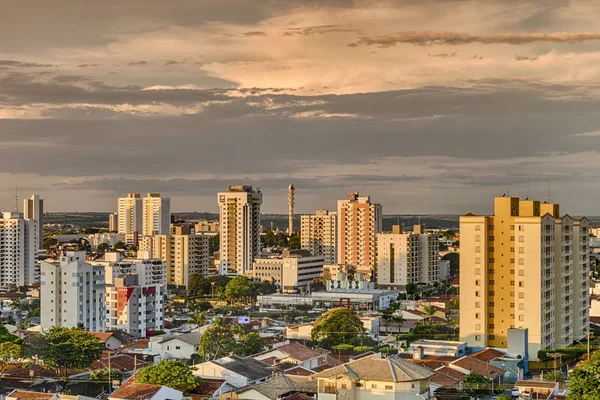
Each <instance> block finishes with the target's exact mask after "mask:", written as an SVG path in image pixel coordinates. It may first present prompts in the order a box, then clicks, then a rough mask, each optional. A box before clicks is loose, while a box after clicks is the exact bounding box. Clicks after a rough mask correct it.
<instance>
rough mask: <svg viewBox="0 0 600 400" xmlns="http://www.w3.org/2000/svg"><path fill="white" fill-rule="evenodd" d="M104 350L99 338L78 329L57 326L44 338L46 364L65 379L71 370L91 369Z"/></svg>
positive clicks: (43, 355) (43, 348) (43, 353)
mask: <svg viewBox="0 0 600 400" xmlns="http://www.w3.org/2000/svg"><path fill="white" fill-rule="evenodd" d="M103 350H104V346H103V345H102V343H100V340H98V338H97V337H95V336H94V335H92V334H89V333H87V332H84V331H82V330H80V329H77V328H71V329H69V328H61V327H56V326H55V327H52V328H50V330H49V331H48V333H47V334H46V335H44V336H43V338H42V348H41V352H42V358H43V359H44V364H45V365H47V366H48V367H50V368H53V369H54V370H56V372H57V374H60V375H62V376H63V377H65V378H66V376H67V372H68V370H69V369H77V368H87V367H89V366H90V364H91V363H92V362H93V361H95V360H97V359H99V358H100V356H101V355H102V351H103Z"/></svg>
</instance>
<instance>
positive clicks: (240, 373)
mask: <svg viewBox="0 0 600 400" xmlns="http://www.w3.org/2000/svg"><path fill="white" fill-rule="evenodd" d="M193 367H194V371H193V374H194V375H196V376H199V377H201V378H203V379H205V378H211V379H224V380H226V381H227V383H228V384H229V385H231V386H234V387H236V388H241V387H244V386H247V385H253V384H255V383H259V382H265V381H267V380H268V379H269V378H271V375H272V373H273V369H272V368H271V366H270V365H269V364H267V363H265V362H263V361H260V360H256V359H254V358H252V357H245V358H242V357H238V356H230V357H223V358H219V359H218V360H213V361H207V362H203V363H200V364H196V365H194V366H193Z"/></svg>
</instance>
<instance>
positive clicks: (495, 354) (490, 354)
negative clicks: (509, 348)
mask: <svg viewBox="0 0 600 400" xmlns="http://www.w3.org/2000/svg"><path fill="white" fill-rule="evenodd" d="M470 356H471V357H473V358H475V359H477V360H479V361H483V362H490V361H492V360H494V359H496V358H502V357H504V356H506V353H503V352H501V351H499V350H496V349H485V350H481V351H478V352H475V353H472V354H470Z"/></svg>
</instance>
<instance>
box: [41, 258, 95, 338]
mask: <svg viewBox="0 0 600 400" xmlns="http://www.w3.org/2000/svg"><path fill="white" fill-rule="evenodd" d="M105 290H106V282H105V277H104V267H102V266H97V265H90V264H88V263H87V262H86V259H85V252H84V251H68V252H66V253H65V254H64V255H62V256H61V257H60V260H58V261H57V262H47V261H42V263H41V289H40V303H41V327H42V329H48V328H50V327H52V326H62V327H67V328H75V327H77V326H78V324H81V325H83V329H85V330H89V331H92V332H104V331H105V329H106V311H105V308H104V302H105Z"/></svg>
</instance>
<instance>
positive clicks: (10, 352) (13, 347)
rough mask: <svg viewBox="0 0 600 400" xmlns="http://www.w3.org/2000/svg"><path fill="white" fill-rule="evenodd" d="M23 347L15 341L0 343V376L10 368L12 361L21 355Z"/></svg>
mask: <svg viewBox="0 0 600 400" xmlns="http://www.w3.org/2000/svg"><path fill="white" fill-rule="evenodd" d="M21 351H22V347H21V345H20V344H17V343H15V342H4V343H0V376H2V375H4V371H6V369H7V368H8V366H9V365H10V363H11V361H13V360H14V359H15V358H17V357H19V356H20V355H21Z"/></svg>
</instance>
